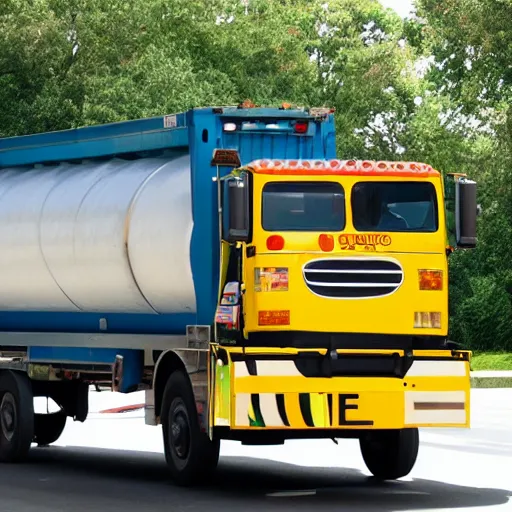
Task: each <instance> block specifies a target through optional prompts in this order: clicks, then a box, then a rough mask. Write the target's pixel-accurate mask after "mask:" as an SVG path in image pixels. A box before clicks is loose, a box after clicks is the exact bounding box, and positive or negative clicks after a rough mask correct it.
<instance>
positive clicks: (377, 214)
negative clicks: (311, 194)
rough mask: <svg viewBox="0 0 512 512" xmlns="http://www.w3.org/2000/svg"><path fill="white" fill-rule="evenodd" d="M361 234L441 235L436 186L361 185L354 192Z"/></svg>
mask: <svg viewBox="0 0 512 512" xmlns="http://www.w3.org/2000/svg"><path fill="white" fill-rule="evenodd" d="M351 204H352V216H353V223H354V227H355V228H356V230H357V231H389V232H414V233H423V232H427V233H432V232H435V231H437V228H438V216H437V199H436V190H435V187H434V186H433V185H432V183H428V182H425V183H419V182H393V183H390V182H360V183H357V184H356V185H354V187H353V188H352V197H351Z"/></svg>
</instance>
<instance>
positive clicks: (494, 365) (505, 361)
mask: <svg viewBox="0 0 512 512" xmlns="http://www.w3.org/2000/svg"><path fill="white" fill-rule="evenodd" d="M471 369H472V370H473V371H474V372H476V371H479V370H493V371H501V370H511V371H512V353H511V352H504V353H488V352H474V353H473V357H472V358H471Z"/></svg>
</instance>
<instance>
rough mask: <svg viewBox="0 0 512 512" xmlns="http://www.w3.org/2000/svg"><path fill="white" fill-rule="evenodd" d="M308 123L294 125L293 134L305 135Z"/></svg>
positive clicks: (302, 122) (298, 122)
mask: <svg viewBox="0 0 512 512" xmlns="http://www.w3.org/2000/svg"><path fill="white" fill-rule="evenodd" d="M308 127H309V123H308V122H307V121H297V122H296V123H295V133H307V131H308Z"/></svg>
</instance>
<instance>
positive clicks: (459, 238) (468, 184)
mask: <svg viewBox="0 0 512 512" xmlns="http://www.w3.org/2000/svg"><path fill="white" fill-rule="evenodd" d="M478 213H479V205H478V203H477V199H476V182H475V181H472V180H469V179H467V178H462V177H461V178H459V179H458V180H457V181H456V182H455V233H456V242H457V246H458V247H461V248H466V249H472V248H474V247H476V241H477V236H476V218H477V216H478Z"/></svg>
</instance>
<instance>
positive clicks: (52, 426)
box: [33, 411, 68, 446]
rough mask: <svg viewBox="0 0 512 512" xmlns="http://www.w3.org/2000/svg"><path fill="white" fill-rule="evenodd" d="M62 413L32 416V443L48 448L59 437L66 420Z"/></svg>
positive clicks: (64, 414)
mask: <svg viewBox="0 0 512 512" xmlns="http://www.w3.org/2000/svg"><path fill="white" fill-rule="evenodd" d="M67 419H68V418H67V416H66V413H65V412H64V411H59V412H54V413H51V414H35V415H34V439H33V441H34V443H37V445H38V446H48V445H49V444H52V443H55V441H57V439H59V437H60V436H61V434H62V432H63V431H64V427H65V426H66V420H67Z"/></svg>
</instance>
